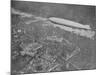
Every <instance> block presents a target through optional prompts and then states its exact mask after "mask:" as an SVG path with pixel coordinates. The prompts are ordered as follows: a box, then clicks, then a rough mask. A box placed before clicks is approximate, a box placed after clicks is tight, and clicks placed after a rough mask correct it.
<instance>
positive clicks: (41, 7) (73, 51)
mask: <svg viewBox="0 0 100 75" xmlns="http://www.w3.org/2000/svg"><path fill="white" fill-rule="evenodd" d="M10 8H11V75H19V74H36V73H51V72H69V71H70V72H71V71H83V70H96V6H95V5H82V4H68V3H52V2H37V1H23V0H21V1H20V0H11V7H10Z"/></svg>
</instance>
